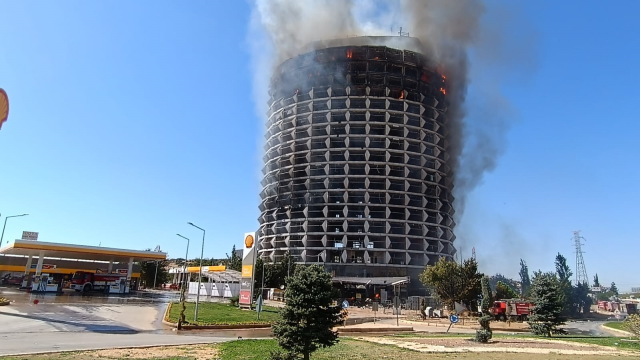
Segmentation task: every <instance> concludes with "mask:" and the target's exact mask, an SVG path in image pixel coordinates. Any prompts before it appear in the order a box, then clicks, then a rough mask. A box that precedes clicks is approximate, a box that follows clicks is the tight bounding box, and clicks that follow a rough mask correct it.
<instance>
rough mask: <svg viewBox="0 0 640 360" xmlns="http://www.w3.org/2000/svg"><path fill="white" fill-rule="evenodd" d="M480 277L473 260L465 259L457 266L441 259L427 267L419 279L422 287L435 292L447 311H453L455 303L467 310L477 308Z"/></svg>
mask: <svg viewBox="0 0 640 360" xmlns="http://www.w3.org/2000/svg"><path fill="white" fill-rule="evenodd" d="M482 277H483V275H482V274H481V273H479V272H478V263H477V262H476V260H475V259H467V260H465V261H464V262H463V264H462V265H459V264H458V263H456V262H455V261H448V260H446V259H444V258H443V259H440V260H439V261H438V262H437V263H436V264H435V265H433V266H427V268H426V269H425V270H424V271H423V272H422V274H420V277H419V278H420V282H422V284H423V285H425V286H426V287H428V288H431V289H433V290H434V291H435V293H436V294H437V295H438V297H439V298H440V300H442V302H443V303H444V304H445V305H447V306H448V307H449V309H454V308H455V303H456V302H459V303H462V304H464V305H466V306H467V307H469V308H475V307H476V306H477V301H478V297H479V296H480V294H481V293H482V284H481V281H482Z"/></svg>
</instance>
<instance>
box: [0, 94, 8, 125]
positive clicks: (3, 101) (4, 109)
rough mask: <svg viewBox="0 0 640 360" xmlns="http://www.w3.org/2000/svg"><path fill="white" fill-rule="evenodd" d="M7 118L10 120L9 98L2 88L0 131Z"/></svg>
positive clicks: (0, 97) (0, 96) (0, 95)
mask: <svg viewBox="0 0 640 360" xmlns="http://www.w3.org/2000/svg"><path fill="white" fill-rule="evenodd" d="M7 118H9V98H8V97H7V92H6V91H4V89H2V88H0V129H2V124H3V123H4V122H5V121H7Z"/></svg>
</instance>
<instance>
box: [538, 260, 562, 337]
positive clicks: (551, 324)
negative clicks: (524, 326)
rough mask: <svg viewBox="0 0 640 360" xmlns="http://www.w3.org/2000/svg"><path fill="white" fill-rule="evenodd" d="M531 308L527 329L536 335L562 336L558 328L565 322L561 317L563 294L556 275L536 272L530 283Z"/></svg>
mask: <svg viewBox="0 0 640 360" xmlns="http://www.w3.org/2000/svg"><path fill="white" fill-rule="evenodd" d="M530 290H531V299H532V301H533V304H534V305H533V308H532V311H531V315H529V328H530V330H531V332H532V333H534V334H536V335H544V336H548V337H550V336H552V335H553V334H564V333H565V331H564V330H562V329H560V328H559V326H561V325H563V324H564V323H565V322H566V317H565V316H564V315H563V309H564V303H563V300H562V298H563V296H564V295H563V293H562V291H563V290H562V288H561V286H560V281H559V280H558V278H557V276H556V274H554V273H550V272H549V273H542V272H536V273H534V276H533V281H532V282H531V289H530Z"/></svg>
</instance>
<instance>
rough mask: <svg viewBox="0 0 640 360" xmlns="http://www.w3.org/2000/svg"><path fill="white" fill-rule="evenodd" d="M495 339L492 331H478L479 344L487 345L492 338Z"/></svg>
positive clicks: (476, 339)
mask: <svg viewBox="0 0 640 360" xmlns="http://www.w3.org/2000/svg"><path fill="white" fill-rule="evenodd" d="M492 337H493V333H491V330H484V329H482V330H476V338H475V341H477V342H481V343H486V342H489V340H491V338H492Z"/></svg>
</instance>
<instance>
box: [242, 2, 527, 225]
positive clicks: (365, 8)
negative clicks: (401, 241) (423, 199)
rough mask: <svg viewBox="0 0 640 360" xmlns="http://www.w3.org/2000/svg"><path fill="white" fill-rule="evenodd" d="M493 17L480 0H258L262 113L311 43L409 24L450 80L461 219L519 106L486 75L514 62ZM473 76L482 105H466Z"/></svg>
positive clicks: (257, 86)
mask: <svg viewBox="0 0 640 360" xmlns="http://www.w3.org/2000/svg"><path fill="white" fill-rule="evenodd" d="M486 15H487V9H486V7H485V5H484V3H483V2H482V1H480V0H423V1H418V0H413V1H412V0H390V1H368V0H308V1H294V0H255V3H254V8H253V16H252V27H251V31H250V34H249V36H250V38H252V39H253V41H252V44H253V46H252V51H253V58H254V61H253V65H254V69H253V70H254V74H255V79H254V80H255V83H254V91H255V95H256V100H257V104H258V112H259V114H260V117H261V118H264V114H265V113H266V110H267V107H266V101H267V99H268V96H267V91H268V84H269V78H270V75H271V73H272V71H273V69H274V67H275V65H277V64H279V63H281V62H282V61H284V60H286V59H289V58H291V57H294V56H296V55H299V53H300V51H301V49H302V48H303V47H304V46H305V45H307V44H309V43H311V42H313V41H317V40H325V39H334V38H341V37H349V36H375V35H386V36H390V35H391V36H392V35H398V32H399V31H400V27H401V26H402V27H403V29H402V31H403V32H408V33H409V35H410V36H411V37H416V38H418V39H420V41H421V42H422V43H423V45H424V46H425V55H427V56H429V57H431V58H433V59H434V60H435V61H436V62H438V63H439V64H440V65H441V69H442V70H441V71H442V72H443V73H444V74H445V75H446V77H447V83H448V90H447V98H448V99H449V101H450V106H449V108H448V112H447V117H448V118H449V123H448V130H449V137H448V140H449V144H450V147H449V150H448V152H449V155H450V159H449V160H448V164H449V165H450V166H451V168H452V174H450V175H451V176H452V177H453V182H454V195H455V198H456V200H455V202H454V204H453V205H454V208H455V209H456V215H455V218H456V220H457V221H458V222H459V220H460V218H461V216H462V214H463V212H464V207H465V199H466V197H467V195H468V194H469V192H470V191H471V190H473V189H474V188H475V187H476V186H477V185H478V184H479V183H480V182H481V180H482V177H483V175H484V174H485V173H486V172H488V171H491V170H493V169H494V168H495V167H496V164H497V159H498V157H499V156H500V155H501V154H502V153H503V151H504V148H505V145H504V144H505V137H506V133H507V130H508V128H509V126H510V123H511V121H510V120H509V116H510V115H512V114H511V113H509V111H510V110H511V107H510V106H509V104H508V101H507V100H506V99H505V98H504V97H503V96H502V94H501V92H500V81H501V78H500V77H499V76H498V77H495V78H493V79H487V78H486V77H484V78H483V77H482V76H481V75H480V74H482V73H483V72H485V70H487V71H488V72H489V73H492V74H493V73H496V72H497V71H496V68H498V67H501V66H504V65H505V63H506V62H509V61H512V60H514V59H513V58H511V59H504V57H506V56H504V55H506V54H509V53H510V51H509V50H510V49H509V47H510V46H512V44H510V43H509V42H508V41H504V39H502V38H501V34H503V33H505V31H503V30H504V29H501V24H503V22H501V21H500V20H499V19H498V20H496V19H492V20H493V21H492V22H491V23H490V24H486V23H485V22H483V17H485V16H486ZM488 36H491V38H490V39H488V38H487V37H488ZM519 50H521V49H519ZM472 55H475V57H478V58H481V59H482V61H481V62H480V64H479V65H478V66H477V67H478V68H477V69H472V66H471V62H470V58H471V57H472ZM519 59H522V57H520V58H519ZM475 74H478V76H477V77H476V78H474V75H475ZM472 81H473V82H474V86H476V87H478V88H482V90H481V91H482V93H483V96H484V97H485V98H484V102H482V100H480V102H481V103H480V104H479V105H478V107H477V109H468V108H467V106H466V98H467V89H468V87H469V85H470V84H471V83H472ZM478 109H479V110H478ZM472 110H477V111H476V112H475V113H474V112H473V111H472Z"/></svg>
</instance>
